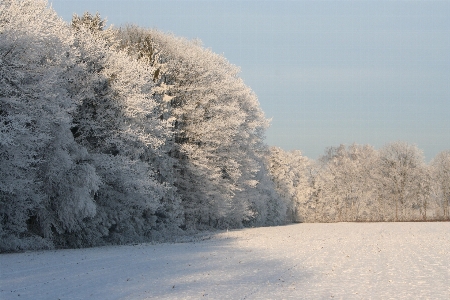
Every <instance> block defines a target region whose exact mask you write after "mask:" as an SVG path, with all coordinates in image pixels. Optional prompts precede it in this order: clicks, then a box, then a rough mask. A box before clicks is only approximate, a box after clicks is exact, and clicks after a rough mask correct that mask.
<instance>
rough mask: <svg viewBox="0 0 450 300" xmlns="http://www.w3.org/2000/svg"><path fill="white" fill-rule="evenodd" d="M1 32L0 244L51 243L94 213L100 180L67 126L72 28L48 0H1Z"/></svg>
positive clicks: (5, 246)
mask: <svg viewBox="0 0 450 300" xmlns="http://www.w3.org/2000/svg"><path fill="white" fill-rule="evenodd" d="M0 36H1V39H0V56H1V62H0V73H1V81H0V91H1V92H0V111H1V113H0V133H1V139H0V141H1V142H0V157H1V161H0V169H1V174H2V176H1V178H0V201H1V208H0V219H1V228H0V235H1V236H2V238H1V245H0V248H1V250H5V251H7V250H17V249H21V248H22V249H24V248H39V247H43V246H46V247H50V246H52V236H53V235H54V234H55V233H56V234H58V233H61V232H63V231H73V230H77V229H79V228H80V224H81V223H82V220H83V219H84V218H86V217H92V216H93V215H95V212H96V208H95V203H94V200H93V195H94V193H95V192H96V190H97V189H98V185H99V184H100V180H99V177H98V176H97V175H96V172H95V170H94V168H93V166H92V165H91V164H90V163H89V162H88V161H86V160H85V158H86V155H87V152H86V149H85V148H83V147H80V146H79V145H77V144H76V143H75V141H74V139H73V137H72V134H71V131H70V128H71V115H70V114H71V112H73V110H74V109H75V107H76V105H77V103H76V100H75V99H72V98H71V97H70V96H69V95H68V93H67V89H66V87H67V83H66V81H65V74H66V70H67V69H69V68H71V67H72V66H73V64H74V60H73V59H71V58H70V55H69V53H70V52H71V43H72V40H71V33H70V31H69V30H68V29H67V28H66V26H65V25H64V23H63V22H62V21H61V20H60V19H59V18H58V17H57V16H56V14H55V13H54V11H52V10H51V9H49V8H47V3H46V2H44V1H25V0H24V1H2V3H0ZM39 241H40V242H39Z"/></svg>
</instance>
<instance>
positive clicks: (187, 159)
mask: <svg viewBox="0 0 450 300" xmlns="http://www.w3.org/2000/svg"><path fill="white" fill-rule="evenodd" d="M118 35H119V40H121V43H122V47H123V48H124V49H126V50H127V51H128V53H129V54H130V55H132V56H134V57H136V58H138V59H140V60H143V61H145V62H147V64H149V65H150V66H152V67H153V70H154V71H152V73H151V75H152V76H153V81H154V82H155V84H156V86H157V87H156V88H155V89H154V90H153V92H154V93H155V95H156V97H157V98H158V99H159V103H160V106H159V113H160V117H161V119H163V120H167V121H168V122H170V123H171V124H172V125H173V128H172V136H173V139H172V140H171V141H169V143H167V147H168V148H167V149H168V152H169V153H170V155H171V157H173V158H175V159H176V164H175V165H174V167H175V169H176V170H177V173H176V186H177V189H178V192H179V193H180V195H181V197H182V203H183V207H184V214H185V225H186V226H187V227H191V228H192V227H197V226H202V225H207V226H214V227H224V226H239V224H241V223H242V221H243V220H246V219H247V218H248V217H249V216H250V215H252V214H253V213H254V212H252V209H251V208H250V207H251V206H252V203H251V200H250V199H247V198H246V197H243V195H244V194H245V192H243V191H245V190H247V189H254V187H255V186H256V185H255V184H254V181H255V176H256V175H257V173H258V172H259V170H260V168H261V162H262V159H263V158H262V152H264V151H265V145H264V144H263V142H262V140H263V133H264V130H265V128H266V126H267V120H266V119H265V118H264V115H263V113H262V111H261V109H260V107H259V103H258V100H257V98H256V96H255V95H254V93H253V92H252V91H251V90H250V89H249V88H248V87H247V86H245V84H244V83H243V82H242V80H241V79H240V78H239V77H238V73H239V69H238V68H236V67H235V66H233V65H231V64H230V63H229V62H228V61H227V60H226V59H225V58H224V57H223V56H220V55H217V54H215V53H213V52H212V51H210V50H208V49H204V48H203V47H202V46H201V45H200V43H199V42H198V41H188V40H186V39H183V38H178V37H175V36H173V35H170V34H164V33H161V32H159V31H156V30H148V29H140V28H137V27H134V26H130V27H126V28H122V29H121V30H120V31H119V32H118Z"/></svg>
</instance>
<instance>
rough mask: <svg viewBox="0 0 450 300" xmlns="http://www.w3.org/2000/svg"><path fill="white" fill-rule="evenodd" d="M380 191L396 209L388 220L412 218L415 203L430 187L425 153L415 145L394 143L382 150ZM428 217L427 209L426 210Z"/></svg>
mask: <svg viewBox="0 0 450 300" xmlns="http://www.w3.org/2000/svg"><path fill="white" fill-rule="evenodd" d="M378 164H379V166H378V167H379V169H378V170H379V172H380V173H379V176H380V177H379V194H380V197H381V198H382V199H383V201H385V202H386V203H388V204H389V205H388V206H390V207H392V208H393V214H391V215H388V216H386V217H387V218H388V219H387V220H393V221H403V220H411V218H413V215H411V213H412V210H413V208H414V206H416V207H417V201H419V200H420V198H421V197H426V195H424V194H423V193H424V192H425V191H427V190H428V187H425V186H424V185H428V184H429V181H428V180H427V171H426V167H425V162H424V158H423V154H422V152H421V151H420V150H419V149H418V148H417V147H416V146H414V145H410V144H407V143H404V142H395V143H391V144H388V145H386V146H384V147H383V148H382V149H380V159H379V162H378ZM424 214H425V215H424V216H426V212H424Z"/></svg>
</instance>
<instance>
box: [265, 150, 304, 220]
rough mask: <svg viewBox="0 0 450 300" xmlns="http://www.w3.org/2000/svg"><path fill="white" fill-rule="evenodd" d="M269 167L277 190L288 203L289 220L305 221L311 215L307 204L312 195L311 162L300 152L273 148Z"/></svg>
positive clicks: (269, 158)
mask: <svg viewBox="0 0 450 300" xmlns="http://www.w3.org/2000/svg"><path fill="white" fill-rule="evenodd" d="M268 165H269V170H270V176H271V178H272V180H273V182H274V183H275V187H276V190H277V191H278V193H279V194H280V196H281V197H282V198H283V199H285V201H286V208H287V215H288V218H289V219H290V220H291V221H296V222H303V221H305V220H306V218H307V217H308V214H309V212H308V211H307V202H308V200H309V197H310V194H311V188H310V178H309V176H310V168H311V162H310V160H309V159H308V158H306V157H304V156H303V155H302V153H301V152H300V151H298V150H296V151H290V152H286V151H284V150H282V149H281V148H278V147H271V148H270V155H269V157H268Z"/></svg>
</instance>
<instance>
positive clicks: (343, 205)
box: [319, 144, 377, 221]
mask: <svg viewBox="0 0 450 300" xmlns="http://www.w3.org/2000/svg"><path fill="white" fill-rule="evenodd" d="M376 158H377V155H376V151H375V150H374V149H373V148H372V147H371V146H369V145H363V146H361V145H356V144H353V145H351V146H349V147H346V146H344V145H340V146H339V147H336V148H335V147H331V148H328V149H327V151H326V154H325V155H324V156H322V157H321V158H320V163H321V164H322V167H321V168H320V172H319V182H320V185H321V193H322V198H323V200H322V201H325V202H326V203H332V206H331V207H332V208H333V212H330V213H331V215H330V217H331V219H332V220H335V221H361V220H367V218H368V215H367V211H368V210H369V207H370V206H371V205H372V199H373V198H374V196H375V195H376V194H375V190H376V187H375V185H374V175H375V174H374V169H375V167H376Z"/></svg>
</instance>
